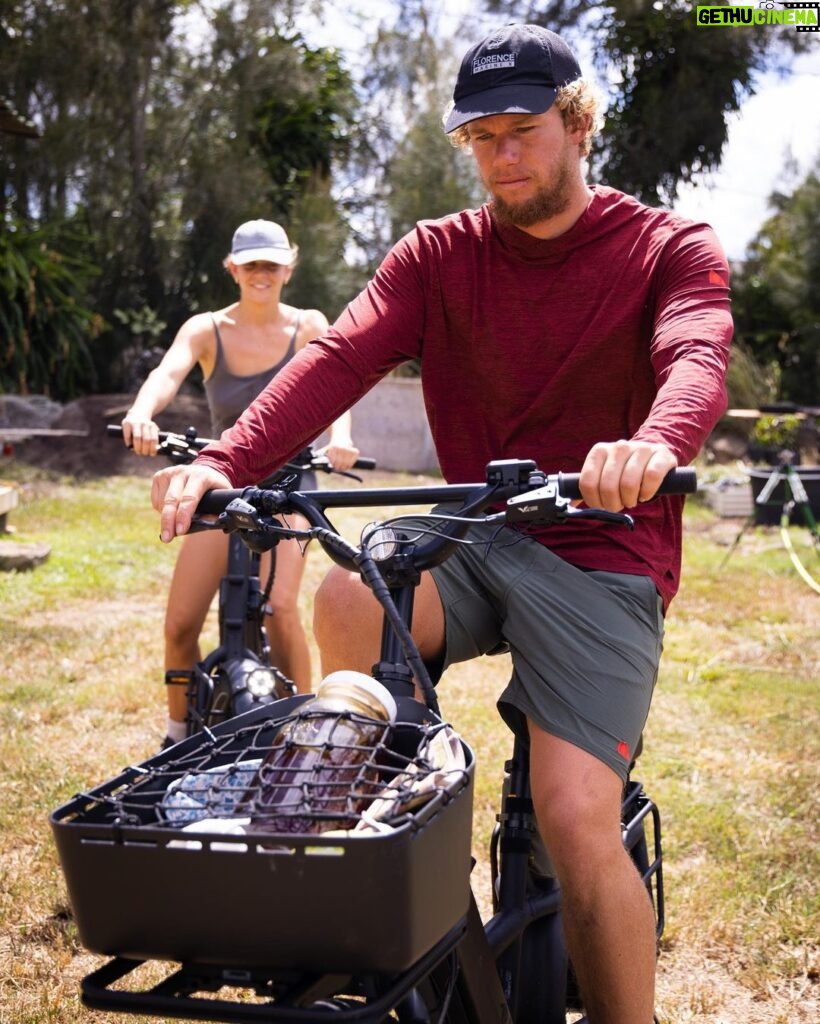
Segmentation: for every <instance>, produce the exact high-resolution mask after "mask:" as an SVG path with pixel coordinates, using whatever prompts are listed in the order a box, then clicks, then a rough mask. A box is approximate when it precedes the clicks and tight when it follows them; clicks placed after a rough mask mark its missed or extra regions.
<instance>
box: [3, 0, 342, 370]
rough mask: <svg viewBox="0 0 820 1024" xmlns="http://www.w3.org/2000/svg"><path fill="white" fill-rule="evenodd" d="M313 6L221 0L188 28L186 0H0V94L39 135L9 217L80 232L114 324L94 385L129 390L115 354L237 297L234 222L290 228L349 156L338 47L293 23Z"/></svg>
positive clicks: (16, 151) (34, 341) (21, 169)
mask: <svg viewBox="0 0 820 1024" xmlns="http://www.w3.org/2000/svg"><path fill="white" fill-rule="evenodd" d="M318 6H320V4H318V3H317V2H315V0H304V2H299V0H218V2H217V3H215V4H209V5H208V7H207V8H205V10H207V18H205V17H202V16H201V15H200V17H199V20H198V21H195V22H191V21H190V20H188V21H186V20H184V19H185V16H186V15H187V16H190V15H192V14H193V13H195V10H198V9H199V7H198V5H197V4H195V3H194V2H193V0H117V2H116V3H109V4H102V5H100V4H96V3H90V2H88V3H86V2H82V0H71V2H69V0H0V93H1V94H5V95H8V97H9V99H10V100H11V102H12V103H14V105H15V106H16V107H17V109H18V110H19V111H20V112H21V114H23V115H24V116H26V117H30V118H33V119H34V120H35V121H36V123H37V124H38V126H39V127H40V128H41V129H42V132H43V138H42V140H40V141H39V142H38V143H37V146H36V148H35V147H34V146H33V144H32V143H31V142H26V141H21V142H16V141H14V140H12V142H11V143H10V144H9V146H8V152H9V156H10V159H9V161H8V163H7V165H6V167H5V168H0V186H2V192H1V193H0V194H2V195H3V196H4V197H6V208H5V211H2V212H0V216H4V218H5V220H6V221H7V222H8V221H10V220H11V218H12V217H14V218H15V219H16V221H17V223H18V231H19V232H24V231H26V230H32V231H37V230H38V229H39V227H40V226H41V225H43V224H46V223H49V222H51V221H52V220H55V221H62V220H66V219H71V220H72V221H73V222H74V223H75V224H76V225H78V227H80V228H81V229H82V232H81V235H80V236H79V237H80V239H81V241H80V242H76V241H75V244H81V245H82V252H81V253H76V255H77V256H81V257H82V258H83V259H85V260H87V261H88V262H89V263H91V264H95V265H96V266H98V267H99V268H100V273H99V274H98V275H97V276H96V277H95V278H93V279H88V280H87V281H86V286H87V288H88V293H87V295H85V296H83V297H82V304H83V305H85V306H88V307H89V308H93V309H95V310H97V311H99V312H100V313H101V314H102V317H103V319H104V321H105V322H106V323H107V325H108V326H107V329H106V334H105V338H104V340H103V342H102V343H101V344H100V345H98V346H97V347H96V352H97V353H99V359H97V360H96V372H97V382H98V386H99V387H100V388H102V389H104V390H114V389H117V388H118V387H119V386H123V370H122V366H123V361H122V358H121V356H122V355H123V353H124V352H126V351H128V350H131V349H133V350H134V354H135V355H139V349H140V346H141V345H142V344H143V339H145V338H147V339H148V341H149V342H150V343H151V345H153V344H155V342H156V340H157V337H156V333H155V332H156V331H157V330H159V329H160V327H161V325H168V333H167V334H166V337H165V340H166V341H167V340H170V335H172V334H173V332H174V331H175V330H176V328H177V327H178V325H179V324H180V322H181V321H182V320H183V319H184V318H185V317H187V316H189V315H190V314H191V313H192V312H194V311H196V310H197V309H199V308H207V307H213V306H214V305H218V304H224V303H226V302H228V301H230V300H231V299H232V298H234V296H235V290H234V289H233V286H232V282H231V281H230V279H229V277H228V275H227V274H225V273H224V271H223V269H222V266H221V264H222V261H223V259H224V257H225V255H226V253H227V251H228V248H229V245H230V238H231V235H232V233H233V231H234V229H235V228H236V226H237V225H238V224H239V223H241V221H243V220H248V219H251V218H254V217H259V216H266V217H275V218H276V219H281V220H283V222H285V223H286V224H287V221H288V217H289V213H290V210H291V208H292V206H293V204H294V203H295V202H296V200H297V199H298V198H299V196H300V195H301V193H302V192H303V191H304V190H305V189H307V188H308V187H312V185H313V182H314V179H316V178H317V176H318V177H319V178H321V176H322V175H327V174H328V172H329V168H330V165H331V163H332V161H333V160H334V159H336V158H337V157H338V156H339V155H343V151H344V145H345V138H346V132H347V130H348V126H349V125H350V124H352V123H353V120H354V111H355V104H356V98H355V94H354V92H353V90H352V87H351V85H350V82H349V79H348V77H347V75H346V72H345V71H344V69H343V67H342V64H341V62H340V60H339V58H338V57H337V56H336V55H335V54H333V53H331V52H329V51H325V50H317V49H314V48H311V47H309V46H308V45H307V44H306V43H305V42H304V40H303V39H302V38H301V36H300V35H299V34H298V33H297V32H296V31H295V29H294V19H295V18H296V16H297V15H298V14H299V13H300V12H301V11H302V10H303V9H306V8H310V10H311V11H315V10H316V8H317V7H318ZM192 25H193V26H194V27H195V29H196V31H191V26H192ZM24 146H25V147H28V148H27V149H23V147H24ZM4 148H5V147H4ZM149 322H150V324H151V331H150V332H148V334H147V335H146V333H145V332H144V331H142V330H138V331H136V332H135V330H134V326H135V324H145V323H149ZM30 341H31V345H32V346H33V347H34V349H36V347H37V345H38V344H39V339H38V337H37V335H36V334H35V335H33V336H32V337H31V339H30Z"/></svg>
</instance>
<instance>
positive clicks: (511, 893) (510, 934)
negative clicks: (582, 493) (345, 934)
mask: <svg viewBox="0 0 820 1024" xmlns="http://www.w3.org/2000/svg"><path fill="white" fill-rule="evenodd" d="M494 466H496V467H497V468H496V469H495V470H493V469H492V467H494ZM533 470H534V466H533V464H531V463H504V464H490V467H488V471H489V472H488V481H489V482H488V485H487V487H486V488H484V489H483V490H482V491H481V492H480V493H479V494H477V492H476V488H475V487H467V486H466V485H464V486H462V485H458V486H450V485H443V486H442V487H440V488H421V489H419V488H406V489H394V488H391V489H389V490H382V491H373V490H362V491H351V492H343V491H335V492H305V493H304V494H300V493H299V492H294V493H292V494H289V495H285V494H284V492H279V495H278V500H279V501H280V503H285V502H286V503H287V507H288V508H289V509H290V510H292V511H299V512H302V513H303V514H306V515H307V517H308V519H309V521H310V522H311V523H312V525H313V527H314V528H315V536H317V538H318V539H319V540H320V543H322V545H323V547H325V550H326V551H328V553H330V554H331V556H332V557H335V558H336V560H341V561H344V558H345V557H347V558H350V556H351V552H352V553H353V554H356V552H357V550H358V549H354V548H352V547H351V546H350V545H345V544H344V542H341V538H339V537H338V535H337V534H335V533H333V532H332V531H330V530H329V529H327V528H326V527H325V526H324V525H323V524H325V523H327V520H326V519H325V518H324V515H323V513H322V512H320V511H317V509H327V508H331V507H345V506H348V505H349V506H358V507H362V506H366V505H369V504H388V503H390V504H402V503H406V504H417V503H419V501H420V499H422V500H425V501H429V502H430V503H436V502H440V501H446V500H453V499H462V498H472V500H471V501H470V503H469V504H468V507H469V508H470V509H472V511H473V512H474V513H478V512H480V511H481V509H482V508H485V507H487V506H488V505H489V504H490V503H491V502H496V503H497V502H498V500H499V499H500V498H509V496H510V495H515V494H520V493H526V494H527V497H528V502H527V510H528V514H531V510H532V509H533V508H535V507H536V506H538V505H539V503H541V504H542V505H543V514H544V515H546V516H550V515H552V514H557V515H558V516H559V517H560V516H561V515H568V514H570V513H569V510H568V509H567V506H568V505H569V502H568V500H564V499H561V498H560V496H559V494H558V492H559V490H560V486H561V484H560V483H559V484H558V485H556V484H555V482H554V478H549V479H548V480H547V482H546V483H544V480H543V479H538V478H537V477H536V476H535V475H534V472H533ZM576 482H577V481H576ZM693 484H694V477H691V476H690V477H687V478H686V480H685V481H684V482H683V483H681V482H678V481H673V482H672V484H671V486H670V487H669V488H668V490H669V491H672V492H675V491H685V490H691V489H694V488H693ZM567 485H568V486H567V489H568V490H570V492H571V485H572V482H571V481H567ZM250 490H252V489H248V491H246V492H245V494H246V496H248V492H249V491H250ZM547 492H549V493H547ZM216 493H218V492H215V494H216ZM231 493H232V492H223V493H222V494H221V495H220V499H219V500H220V503H221V506H222V507H224V506H225V504H226V501H227V500H229V499H230V494H231ZM233 493H235V492H233ZM259 493H262V492H259ZM267 493H269V494H270V493H273V492H267ZM226 494H227V495H228V497H227V498H226ZM513 500H514V499H513ZM274 504H275V500H274ZM203 506H207V502H203V503H202V504H201V505H200V508H201V509H203ZM281 507H284V504H281V505H280V508H281ZM508 507H509V504H508ZM556 509H558V512H557V513H556ZM203 510H204V511H213V509H207V508H204V509H203ZM550 510H551V511H550ZM271 511H275V510H274V509H272V510H271ZM616 518H617V517H616ZM624 518H626V519H628V517H620V521H623V520H624ZM328 526H329V524H328ZM468 527H469V524H467V525H464V526H460V527H458V528H457V529H454V530H453V534H454V535H455V534H456V533H457V532H458V530H461V532H466V530H467V529H468ZM331 540H333V542H334V543H333V544H331V543H330V541H331ZM337 542H339V543H337ZM448 543H449V540H448V539H447V538H444V539H443V540H442V538H439V539H438V540H437V541H434V542H430V543H429V544H428V545H427V547H426V548H425V545H424V544H420V545H419V548H425V550H426V553H427V559H428V561H427V562H426V563H425V567H429V564H433V563H432V561H431V559H433V558H434V557H437V558H438V560H439V561H441V560H443V558H444V557H446V553H447V552H446V548H447V544H448ZM334 544H335V545H336V546H335V548H334ZM434 547H436V549H437V550H436V554H435V555H434V553H433V548H434ZM360 568H361V569H362V574H363V577H365V576H366V574H367V572H368V566H367V565H365V564H362V565H361V566H360ZM418 568H419V567H418V565H416V564H413V560H412V559H409V560H408V559H402V558H398V559H395V560H394V561H393V563H392V564H391V566H390V568H389V569H388V570H387V571H385V574H384V576H382V575H381V573H380V572H379V570H378V569H377V570H376V575H377V576H379V580H378V581H375V580H373V581H372V582H371V585H372V586H373V587H374V590H376V591H377V592H378V583H380V584H381V586H382V587H386V589H387V590H388V591H389V597H388V599H387V600H386V601H384V602H383V603H384V605H385V627H384V630H383V634H382V644H381V657H380V660H379V663H378V664H377V666H376V667H375V672H374V674H375V675H376V676H377V677H378V678H381V679H382V681H383V682H385V683H386V684H387V685H389V686H390V688H391V689H392V690H393V691H394V693H395V694H396V695H397V697H399V698H401V699H404V700H408V699H409V696H408V695H409V693H411V692H412V690H413V682H412V676H411V673H410V670H409V669H408V657H407V652H406V649H405V644H406V637H403V636H402V631H403V629H405V630H406V629H407V628H408V627H409V623H410V620H411V615H412V604H413V592H414V588H415V586H416V585H417V583H418V581H419V574H418ZM391 605H392V609H393V612H394V613H396V614H393V615H391V614H390V610H389V609H390V606H391ZM299 699H300V698H288V700H290V701H293V700H299ZM282 703H286V702H282ZM428 707H429V703H428ZM270 713H271V711H270V707H268V708H260V709H257V710H255V711H253V712H251V713H250V715H248V716H243V719H251V718H253V719H254V720H256V719H257V718H258V716H259V715H261V714H270ZM235 724H236V723H230V722H229V723H224V724H223V725H222V726H219V727H218V728H217V730H216V731H217V732H219V733H221V734H225V732H226V730H228V729H230V728H231V727H233V726H234V725H235ZM184 742H185V743H186V744H192V743H193V742H194V739H191V740H187V741H184ZM167 756H168V754H167V753H166V754H164V755H158V757H159V758H162V757H167ZM149 764H150V762H149ZM505 771H506V775H507V782H506V784H505V787H504V795H503V799H502V805H501V810H500V814H499V817H498V822H499V824H498V828H497V831H496V833H495V835H494V839H493V845H492V848H491V862H492V865H493V867H492V883H493V890H494V905H493V914H492V916H491V917H490V919H489V920H488V921H487V922H486V925H485V924H483V923H482V921H481V916H480V913H479V910H478V905H477V903H476V899H475V896H474V894H472V892H471V894H470V900H469V909H468V911H467V914H466V916H465V918H464V919H463V920H461V921H459V922H458V923H457V924H456V925H455V926H454V927H453V928H451V929H450V930H449V931H448V933H447V934H446V935H444V936H443V937H442V938H441V939H440V940H438V941H437V942H436V943H435V944H433V945H432V946H431V947H430V948H429V949H427V950H426V952H425V953H424V954H423V955H422V956H420V957H419V958H418V959H417V960H416V961H415V962H414V963H413V964H412V965H411V966H410V967H408V968H407V969H404V970H402V971H400V972H398V973H394V974H388V975H385V974H384V973H383V972H379V971H376V972H368V971H362V972H353V973H352V974H351V973H349V972H344V971H336V972H333V971H331V972H330V973H327V974H322V973H321V972H318V973H317V972H303V973H299V972H294V971H293V970H292V969H284V970H283V969H276V968H273V967H272V968H259V967H258V966H256V967H253V968H249V969H248V970H239V969H236V968H235V967H230V968H225V967H220V966H219V965H218V964H213V963H211V964H202V963H192V964H183V965H182V966H181V967H180V969H179V970H177V971H176V972H174V973H173V974H172V975H171V976H169V977H168V978H166V979H165V980H164V981H162V982H161V983H160V984H159V985H158V986H156V987H155V988H154V989H152V990H150V991H147V992H146V991H141V992H129V991H123V990H122V989H121V988H119V989H115V988H113V986H114V984H115V982H119V981H121V980H122V979H123V978H125V977H126V976H127V975H129V974H130V973H131V972H132V971H134V970H136V969H137V968H138V967H139V966H140V964H141V961H138V960H134V959H130V958H127V957H120V956H115V958H114V959H113V960H112V961H110V962H109V963H107V964H105V965H104V966H103V967H102V968H100V969H99V970H98V971H95V972H94V973H93V974H91V975H89V976H88V977H87V978H86V979H84V981H83V984H82V994H83V1002H84V1003H85V1004H86V1005H88V1006H91V1007H94V1008H99V1009H108V1010H112V1009H113V1010H120V1011H124V1012H134V1013H149V1014H160V1015H170V1016H176V1017H186V1018H191V1019H201V1020H214V1021H225V1022H229V1024H231V1022H244V1021H248V1022H252V1021H262V1020H264V1021H269V1022H282V1024H284V1022H288V1024H302V1022H304V1024H320V1022H324V1021H326V1020H327V1019H328V1015H331V1016H332V1019H333V1020H336V1021H343V1022H349V1024H379V1022H382V1021H385V1020H387V1019H388V1017H389V1015H390V1014H391V1013H392V1014H395V1016H396V1018H397V1019H398V1020H399V1021H400V1022H402V1024H432V1022H434V1021H447V1022H449V1024H505V1022H513V1021H514V1022H515V1024H536V1022H538V1024H564V1022H565V1020H566V1011H567V1008H568V1005H569V1004H571V1003H572V1002H573V995H574V994H573V991H572V976H571V968H570V966H569V964H568V961H567V956H566V952H565V950H564V946H563V940H562V938H561V927H560V888H559V886H558V884H557V882H556V881H555V880H554V879H553V878H551V877H550V876H549V874H545V873H543V872H538V871H536V870H535V869H534V864H533V861H534V846H533V843H534V840H535V839H536V836H537V829H536V825H535V819H534V812H533V805H532V799H531V795H530V788H529V767H528V756H527V751H526V749H525V747H524V744H523V743H522V742H521V741H520V740H519V739H516V740H515V741H514V743H513V750H512V756H511V758H510V760H509V761H508V762H507V764H506V766H505ZM92 796H93V794H92ZM622 813H623V824H622V830H623V839H624V843H625V845H626V847H627V849H628V850H629V852H630V854H631V856H632V858H633V860H634V861H635V863H636V865H637V867H638V870H639V871H640V873H641V876H642V877H643V879H644V884H645V886H646V888H647V890H648V892H649V894H650V897H651V899H652V902H653V904H654V907H655V913H656V922H657V935H658V936H660V934H661V933H662V930H663V925H664V898H663V876H662V852H661V833H660V816H659V812H658V810H657V808H656V807H655V805H654V804H653V803H652V802H651V801H650V800H649V799H648V797H647V796H646V794H645V793H644V791H643V789H642V787H641V785H640V783H638V782H635V781H629V782H628V784H627V786H626V788H625V794H624V801H623V807H622ZM230 859H235V858H229V860H230ZM226 985H227V986H230V985H233V986H240V987H245V988H250V989H252V990H253V991H255V992H256V994H257V995H258V996H261V997H265V998H266V999H267V1001H266V1002H265V1003H264V1004H255V1003H248V1002H246V1001H242V1000H237V1001H229V1000H224V999H212V998H208V999H203V998H199V997H197V996H196V995H195V993H196V992H201V991H207V992H215V991H218V990H219V989H220V988H222V987H223V986H226ZM271 997H272V998H271Z"/></svg>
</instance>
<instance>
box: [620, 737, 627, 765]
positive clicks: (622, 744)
mask: <svg viewBox="0 0 820 1024" xmlns="http://www.w3.org/2000/svg"><path fill="white" fill-rule="evenodd" d="M618 753H619V754H620V755H621V757H622V758H623V759H624V761H628V760H629V744H628V743H625V742H624V740H621V742H620V743H619V744H618Z"/></svg>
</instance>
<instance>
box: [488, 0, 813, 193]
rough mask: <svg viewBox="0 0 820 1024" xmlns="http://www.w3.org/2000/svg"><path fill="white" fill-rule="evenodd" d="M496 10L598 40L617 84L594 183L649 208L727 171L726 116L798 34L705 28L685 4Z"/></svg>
mask: <svg viewBox="0 0 820 1024" xmlns="http://www.w3.org/2000/svg"><path fill="white" fill-rule="evenodd" d="M487 6H488V8H489V9H490V10H494V11H499V12H503V13H504V14H505V15H506V16H507V17H510V18H515V19H516V20H527V21H533V22H535V23H537V24H540V25H544V26H545V27H547V28H551V29H553V30H555V31H558V32H561V33H562V34H565V35H566V37H567V38H568V39H569V40H570V41H572V39H573V38H574V39H576V40H577V41H578V42H579V43H581V42H582V41H585V42H588V41H590V40H591V41H592V46H593V54H594V56H593V60H594V62H595V65H596V66H597V67H598V69H599V70H600V72H601V77H602V79H603V80H604V81H608V82H611V83H612V85H611V86H610V89H609V91H610V104H609V108H608V111H607V120H606V126H605V128H604V132H603V134H602V136H601V137H600V138H599V140H598V141H597V143H596V146H595V149H594V151H593V153H592V156H591V166H592V169H593V173H594V175H595V177H596V178H597V179H598V180H600V181H603V182H605V183H606V184H608V185H612V186H614V187H615V188H619V189H622V190H623V191H624V192H628V193H631V194H633V195H636V196H637V197H638V198H640V199H642V200H643V201H644V202H646V203H648V204H650V205H662V204H671V203H672V202H673V201H674V199H675V197H676V194H677V190H678V187H679V186H680V185H681V184H683V183H686V182H689V181H691V180H692V179H693V178H694V177H695V176H696V175H697V174H699V173H701V172H702V171H706V170H714V169H715V168H716V167H717V166H718V165H719V164H720V159H721V155H722V152H723V147H724V145H725V143H726V139H727V135H728V117H729V115H730V114H732V113H733V112H735V111H737V110H739V109H740V107H741V105H742V103H743V101H744V99H746V98H747V97H748V96H749V95H751V94H752V93H753V91H754V81H755V76H756V75H757V74H758V73H759V72H760V71H762V70H763V69H764V68H765V67H766V66H767V63H768V62H769V60H770V59H771V58H772V57H775V56H777V55H778V54H779V53H780V52H781V51H782V50H783V48H785V47H791V48H793V49H794V50H797V49H800V48H801V47H805V46H806V45H808V44H807V42H806V39H808V38H809V37H808V36H807V37H806V39H804V38H803V37H802V36H801V35H799V34H798V33H795V32H792V33H789V34H786V33H772V32H759V31H756V30H754V29H743V28H740V29H731V30H726V29H723V30H721V31H719V30H717V29H715V30H709V29H704V28H702V27H700V26H698V24H697V21H696V19H695V5H693V4H692V3H688V2H684V0H667V2H664V3H652V2H650V0H612V2H609V3H604V4H599V3H594V2H592V0H546V2H537V0H536V2H519V0H487Z"/></svg>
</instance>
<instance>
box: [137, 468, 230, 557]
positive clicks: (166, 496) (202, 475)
mask: <svg viewBox="0 0 820 1024" xmlns="http://www.w3.org/2000/svg"><path fill="white" fill-rule="evenodd" d="M232 486H233V485H232V483H231V481H230V480H229V479H228V478H227V477H226V476H224V475H223V474H222V473H219V472H217V470H215V469H211V468H210V466H196V465H190V466H170V467H168V469H161V470H160V471H159V472H158V473H155V474H154V479H153V481H152V483H151V504H152V505H153V506H154V508H155V509H156V510H157V512H159V513H160V527H159V535H160V539H161V540H162V542H163V543H164V544H167V543H169V541H172V540H173V539H174V537H179V536H180V535H181V534H183V533H187V532H188V530H189V529H190V526H191V519H192V518H193V515H194V512H196V507H197V505H198V504H199V502H200V499H201V498H202V496H203V494H204V493H205V492H206V491H210V490H213V489H214V488H229V487H232Z"/></svg>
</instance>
